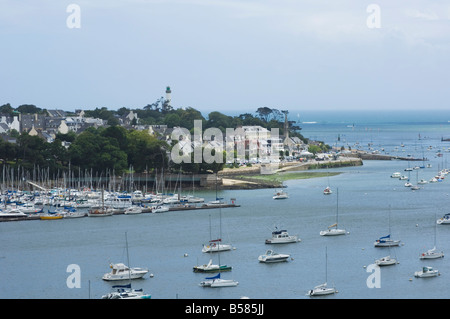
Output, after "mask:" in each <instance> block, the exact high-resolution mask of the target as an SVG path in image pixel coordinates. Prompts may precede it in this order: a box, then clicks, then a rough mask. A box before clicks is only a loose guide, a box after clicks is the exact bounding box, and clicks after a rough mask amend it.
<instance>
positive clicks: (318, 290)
mask: <svg viewBox="0 0 450 319" xmlns="http://www.w3.org/2000/svg"><path fill="white" fill-rule="evenodd" d="M336 292H337V291H336V288H334V287H328V286H327V283H326V282H325V283H323V284H321V285H318V286H316V287H314V288H313V289H311V290H310V291H308V296H324V295H331V294H334V293H336Z"/></svg>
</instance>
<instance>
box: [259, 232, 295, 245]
mask: <svg viewBox="0 0 450 319" xmlns="http://www.w3.org/2000/svg"><path fill="white" fill-rule="evenodd" d="M299 241H300V239H298V236H297V235H289V234H288V232H287V231H286V230H285V229H282V230H274V231H273V232H272V238H269V239H266V244H287V243H296V242H299Z"/></svg>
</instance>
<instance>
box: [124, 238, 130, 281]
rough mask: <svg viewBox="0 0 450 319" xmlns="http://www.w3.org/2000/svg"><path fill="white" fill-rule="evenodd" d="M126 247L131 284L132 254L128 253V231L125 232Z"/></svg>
mask: <svg viewBox="0 0 450 319" xmlns="http://www.w3.org/2000/svg"><path fill="white" fill-rule="evenodd" d="M125 248H126V250H127V266H128V280H129V281H130V284H131V265H130V256H129V254H128V237H127V232H125Z"/></svg>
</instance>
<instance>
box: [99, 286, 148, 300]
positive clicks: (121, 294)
mask: <svg viewBox="0 0 450 319" xmlns="http://www.w3.org/2000/svg"><path fill="white" fill-rule="evenodd" d="M112 288H113V289H116V291H113V292H111V293H109V294H106V295H103V296H102V299H151V295H149V294H145V293H144V291H143V290H142V289H132V288H131V284H128V285H119V286H112Z"/></svg>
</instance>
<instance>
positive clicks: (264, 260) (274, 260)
mask: <svg viewBox="0 0 450 319" xmlns="http://www.w3.org/2000/svg"><path fill="white" fill-rule="evenodd" d="M288 258H289V255H288V256H280V257H265V256H259V257H258V260H259V262H261V263H279V262H285V261H288Z"/></svg>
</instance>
